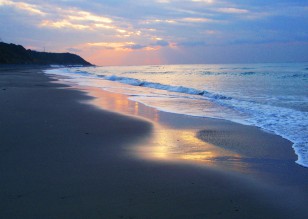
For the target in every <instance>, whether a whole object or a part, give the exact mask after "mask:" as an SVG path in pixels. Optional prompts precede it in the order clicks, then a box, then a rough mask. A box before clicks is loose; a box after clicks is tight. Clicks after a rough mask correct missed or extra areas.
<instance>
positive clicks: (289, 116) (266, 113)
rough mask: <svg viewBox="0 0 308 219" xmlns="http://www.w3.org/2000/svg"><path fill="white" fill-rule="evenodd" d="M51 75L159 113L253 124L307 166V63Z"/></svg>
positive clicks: (77, 70)
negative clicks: (288, 143) (285, 144)
mask: <svg viewBox="0 0 308 219" xmlns="http://www.w3.org/2000/svg"><path fill="white" fill-rule="evenodd" d="M46 73H47V74H55V75H60V76H61V80H64V81H66V82H68V83H74V84H78V85H82V86H94V87H99V88H101V89H104V90H107V91H110V92H116V93H122V94H125V95H128V96H129V98H130V99H131V100H134V101H137V102H140V103H143V104H145V105H147V106H150V107H154V108H156V109H159V110H161V111H166V112H172V113H179V114H185V115H191V116H199V117H210V118H217V119H225V120H230V121H233V122H237V123H241V124H245V125H253V126H257V127H260V128H262V129H263V130H265V131H267V132H271V133H274V134H277V135H279V136H282V137H284V138H286V139H288V140H290V141H291V142H293V149H294V151H295V153H296V154H297V156H298V160H297V161H296V162H297V163H298V164H299V165H302V166H304V167H308V63H265V64H264V63H261V64H219V65H153V66H110V67H97V66H93V67H69V68H66V67H61V68H59V67H56V68H52V69H48V70H46Z"/></svg>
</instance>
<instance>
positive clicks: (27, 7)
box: [0, 0, 46, 16]
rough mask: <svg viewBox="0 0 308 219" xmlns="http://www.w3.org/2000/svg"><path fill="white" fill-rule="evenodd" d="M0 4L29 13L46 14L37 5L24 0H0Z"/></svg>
mask: <svg viewBox="0 0 308 219" xmlns="http://www.w3.org/2000/svg"><path fill="white" fill-rule="evenodd" d="M0 6H9V7H13V8H16V9H18V10H20V11H26V12H28V13H30V14H35V15H42V16H43V15H46V13H44V12H43V11H42V10H41V9H40V7H38V6H37V5H33V4H28V3H25V2H14V1H11V0H0Z"/></svg>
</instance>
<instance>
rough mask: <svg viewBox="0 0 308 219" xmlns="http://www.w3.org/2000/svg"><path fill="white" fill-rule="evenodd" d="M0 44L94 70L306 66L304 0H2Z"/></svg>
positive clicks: (307, 31)
mask: <svg viewBox="0 0 308 219" xmlns="http://www.w3.org/2000/svg"><path fill="white" fill-rule="evenodd" d="M0 38H1V39H2V41H4V42H9V43H16V44H22V45H24V46H25V47H27V48H30V49H36V50H44V48H45V50H46V51H52V52H67V51H68V52H74V53H77V54H79V55H81V56H82V57H84V58H85V59H87V60H89V61H91V62H92V63H94V64H98V65H140V64H189V63H250V62H253V63H255V62H301V61H308V1H307V0H292V1H291V0H288V1H287V0H274V1H269V0H268V1H265V0H246V1H245V0H230V1H224V0H152V1H150V0H142V1H141V0H134V1H133V0H113V1H111V0H107V1H102V0H92V1H91V0H90V1H89V0H88V1H87V0H50V1H39V0H21V1H17V0H0Z"/></svg>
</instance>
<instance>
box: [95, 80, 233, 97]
mask: <svg viewBox="0 0 308 219" xmlns="http://www.w3.org/2000/svg"><path fill="white" fill-rule="evenodd" d="M100 77H101V78H103V79H106V80H110V81H116V82H119V83H123V84H129V85H133V86H139V87H148V88H153V89H157V90H166V91H171V92H177V93H184V94H192V95H199V96H203V97H207V98H212V99H216V100H217V99H222V100H231V99H232V97H227V96H224V95H221V94H215V93H211V92H208V91H206V90H198V89H195V88H189V87H184V86H173V85H166V84H160V83H154V82H148V81H142V80H139V79H134V78H128V77H119V76H116V75H111V76H102V75H101V76H100Z"/></svg>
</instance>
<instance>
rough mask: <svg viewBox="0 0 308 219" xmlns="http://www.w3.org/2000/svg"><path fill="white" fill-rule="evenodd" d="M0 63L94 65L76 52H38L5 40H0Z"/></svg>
mask: <svg viewBox="0 0 308 219" xmlns="http://www.w3.org/2000/svg"><path fill="white" fill-rule="evenodd" d="M0 64H23V65H28V64H35V65H82V66H90V65H92V64H91V63H89V62H87V61H86V60H84V59H83V58H81V57H80V56H78V55H76V54H72V53H50V52H37V51H33V50H30V49H28V50H27V49H25V48H24V47H23V46H21V45H15V44H12V43H11V44H8V43H3V42H0Z"/></svg>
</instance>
